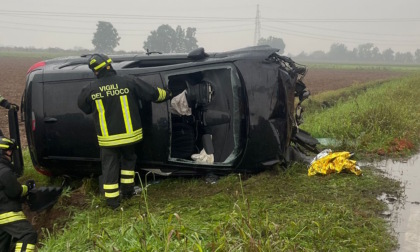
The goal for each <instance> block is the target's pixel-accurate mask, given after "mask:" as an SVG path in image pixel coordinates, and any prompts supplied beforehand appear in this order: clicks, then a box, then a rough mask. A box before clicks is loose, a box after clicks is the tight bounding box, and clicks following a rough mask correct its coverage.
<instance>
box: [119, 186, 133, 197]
mask: <svg viewBox="0 0 420 252" xmlns="http://www.w3.org/2000/svg"><path fill="white" fill-rule="evenodd" d="M121 194H122V198H123V200H127V199H131V198H132V197H133V196H134V194H135V192H134V188H133V189H131V190H128V191H124V192H121Z"/></svg>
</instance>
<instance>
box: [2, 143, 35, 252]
mask: <svg viewBox="0 0 420 252" xmlns="http://www.w3.org/2000/svg"><path fill="white" fill-rule="evenodd" d="M16 148H17V146H16V144H15V142H14V141H13V140H11V139H8V138H6V137H0V150H1V157H0V251H5V252H6V251H9V249H10V248H9V247H10V244H11V239H12V238H13V239H15V240H16V247H15V251H27V252H28V251H35V244H36V242H37V239H38V235H37V232H36V231H35V230H34V228H33V227H32V225H31V223H29V221H28V220H27V219H26V217H25V214H24V213H23V212H22V203H21V198H22V197H24V196H26V194H27V193H28V191H29V190H32V189H33V188H34V187H35V183H34V182H33V181H32V180H31V181H27V183H26V185H21V184H20V183H19V182H18V181H17V177H16V175H15V174H14V173H13V165H12V163H11V160H12V154H13V150H15V149H16Z"/></svg>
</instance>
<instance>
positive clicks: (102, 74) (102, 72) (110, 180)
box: [78, 54, 172, 209]
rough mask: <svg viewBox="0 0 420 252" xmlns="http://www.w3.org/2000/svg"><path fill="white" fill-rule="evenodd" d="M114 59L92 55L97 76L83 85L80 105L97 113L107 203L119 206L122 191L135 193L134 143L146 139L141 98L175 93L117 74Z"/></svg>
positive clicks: (157, 98) (150, 99) (146, 99)
mask: <svg viewBox="0 0 420 252" xmlns="http://www.w3.org/2000/svg"><path fill="white" fill-rule="evenodd" d="M111 63H112V60H111V59H110V58H109V57H108V56H106V55H104V54H93V55H92V56H91V57H90V59H89V62H88V65H89V68H90V69H91V70H92V71H93V72H94V74H95V75H96V77H97V79H96V80H95V81H93V82H91V83H89V84H88V85H86V86H85V87H84V88H83V89H82V91H81V93H80V95H79V97H78V106H79V108H80V109H81V110H82V111H83V112H84V113H86V114H91V113H92V114H93V120H94V123H95V129H96V134H97V137H98V143H99V147H100V149H101V163H102V176H103V179H102V180H103V189H104V192H105V198H106V203H107V205H108V206H109V207H111V208H112V209H116V208H118V207H119V204H120V198H121V197H120V191H121V194H122V195H121V196H122V198H129V197H131V196H132V195H133V194H134V168H135V165H136V160H137V156H136V154H135V146H134V144H136V143H138V142H140V141H141V140H142V139H143V129H142V124H141V118H140V105H139V100H140V101H142V102H163V101H166V100H168V99H170V98H171V96H172V94H171V92H170V91H169V90H167V89H162V88H155V87H153V86H151V85H149V84H148V83H146V82H144V81H142V80H140V79H137V78H134V77H130V76H124V77H123V76H119V75H117V73H116V71H115V70H114V69H113V67H112V65H111Z"/></svg>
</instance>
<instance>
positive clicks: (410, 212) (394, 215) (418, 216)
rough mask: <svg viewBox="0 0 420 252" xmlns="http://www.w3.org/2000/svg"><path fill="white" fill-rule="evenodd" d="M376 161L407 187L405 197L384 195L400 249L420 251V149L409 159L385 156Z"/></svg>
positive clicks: (387, 172) (378, 166)
mask: <svg viewBox="0 0 420 252" xmlns="http://www.w3.org/2000/svg"><path fill="white" fill-rule="evenodd" d="M373 165H374V166H376V167H377V168H379V169H380V170H382V171H384V172H385V173H386V174H387V175H388V176H390V177H391V178H394V179H397V180H399V181H401V182H402V183H403V185H404V188H405V197H404V198H403V199H399V200H398V199H395V198H393V197H389V196H387V195H382V196H381V199H382V200H384V201H385V202H387V203H388V206H389V208H390V209H389V211H387V212H385V213H384V215H385V216H387V217H388V218H389V219H390V220H391V222H392V226H393V228H394V230H395V232H396V233H397V235H398V242H399V249H398V251H403V252H405V251H420V153H419V154H417V155H415V156H413V157H411V158H410V159H408V160H406V161H392V160H385V161H381V162H378V163H375V164H373Z"/></svg>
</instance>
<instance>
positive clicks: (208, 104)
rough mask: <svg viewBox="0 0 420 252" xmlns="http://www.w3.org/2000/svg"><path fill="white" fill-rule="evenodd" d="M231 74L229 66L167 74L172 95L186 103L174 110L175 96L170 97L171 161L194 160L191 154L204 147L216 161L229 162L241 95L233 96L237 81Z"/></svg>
mask: <svg viewBox="0 0 420 252" xmlns="http://www.w3.org/2000/svg"><path fill="white" fill-rule="evenodd" d="M232 76H233V74H232V70H231V69H230V68H220V69H208V70H201V71H195V72H187V73H180V74H174V75H170V76H168V78H167V81H168V88H169V89H170V90H171V91H172V94H173V97H177V96H178V95H180V96H183V99H182V102H181V103H182V104H183V105H184V106H187V107H186V108H182V109H178V110H176V109H174V106H175V105H174V99H172V101H171V108H170V111H171V113H170V122H171V134H170V135H171V141H170V143H171V146H170V159H171V160H172V161H178V162H194V160H193V159H192V158H191V156H192V155H193V154H197V153H200V151H201V150H203V149H204V150H205V151H206V153H209V152H210V153H214V164H215V165H217V164H223V163H229V162H231V161H232V159H234V157H235V156H236V155H237V153H238V138H239V135H238V134H239V128H240V125H239V124H240V122H239V119H238V117H239V112H238V107H239V100H240V99H234V96H235V97H237V96H239V91H238V86H240V85H239V83H238V82H239V80H235V81H232V79H234V78H232ZM235 102H236V104H235ZM180 111H181V113H180ZM182 111H183V112H185V111H188V112H186V113H184V114H183V113H182ZM235 112H236V113H235ZM209 135H210V138H209V137H208V136H209Z"/></svg>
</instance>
